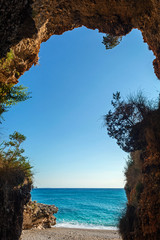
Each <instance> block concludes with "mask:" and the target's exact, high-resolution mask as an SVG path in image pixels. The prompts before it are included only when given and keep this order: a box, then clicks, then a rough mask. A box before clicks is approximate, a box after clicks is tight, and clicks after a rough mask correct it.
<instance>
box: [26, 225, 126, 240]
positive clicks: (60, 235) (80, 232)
mask: <svg viewBox="0 0 160 240" xmlns="http://www.w3.org/2000/svg"><path fill="white" fill-rule="evenodd" d="M47 239H50V240H122V238H121V237H120V236H119V234H118V231H116V230H91V229H75V228H56V227H53V228H50V229H33V230H24V231H23V232H22V237H21V240H47Z"/></svg>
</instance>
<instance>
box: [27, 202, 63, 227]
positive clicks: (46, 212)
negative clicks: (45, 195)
mask: <svg viewBox="0 0 160 240" xmlns="http://www.w3.org/2000/svg"><path fill="white" fill-rule="evenodd" d="M57 211H58V208H57V207H55V206H54V205H46V204H41V203H37V202H36V201H34V202H32V201H29V203H28V204H27V205H26V206H25V207H24V213H23V229H31V228H40V229H43V228H50V227H51V226H53V225H55V224H56V218H55V216H53V214H54V213H57Z"/></svg>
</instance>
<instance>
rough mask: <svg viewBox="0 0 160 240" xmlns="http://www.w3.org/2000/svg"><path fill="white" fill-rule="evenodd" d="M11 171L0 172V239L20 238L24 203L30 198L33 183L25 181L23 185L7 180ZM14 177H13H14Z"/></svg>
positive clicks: (15, 239) (14, 239)
mask: <svg viewBox="0 0 160 240" xmlns="http://www.w3.org/2000/svg"><path fill="white" fill-rule="evenodd" d="M9 174H14V175H16V173H15V172H14V173H11V171H7V172H6V173H5V176H4V177H3V174H2V172H1V174H0V239H1V240H18V239H19V238H20V235H21V232H22V222H23V210H24V204H26V203H27V202H28V201H29V199H30V190H31V184H30V183H29V182H27V181H26V182H25V183H24V184H23V185H22V186H15V185H14V184H12V181H8V180H7V176H8V175H9ZM12 179H13V177H12Z"/></svg>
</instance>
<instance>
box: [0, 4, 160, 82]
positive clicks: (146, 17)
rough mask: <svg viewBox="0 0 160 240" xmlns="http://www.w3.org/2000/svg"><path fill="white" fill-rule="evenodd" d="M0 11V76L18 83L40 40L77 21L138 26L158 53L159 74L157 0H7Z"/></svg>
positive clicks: (122, 30) (106, 28) (122, 28)
mask: <svg viewBox="0 0 160 240" xmlns="http://www.w3.org/2000/svg"><path fill="white" fill-rule="evenodd" d="M0 16H1V17H0V38H1V42H0V55H1V57H2V59H1V62H0V81H3V82H5V83H9V82H10V83H17V80H18V78H19V77H20V76H21V75H22V74H23V73H24V72H25V71H27V70H29V69H30V67H31V66H32V65H33V64H36V63H37V61H38V52H39V49H40V44H41V43H42V42H44V41H47V40H48V39H49V38H50V36H52V35H54V34H62V33H63V32H65V31H68V30H72V29H74V28H77V27H81V26H86V27H87V28H90V29H99V31H100V32H104V33H109V34H112V35H116V36H123V35H126V34H127V33H129V32H130V31H131V30H132V29H133V28H137V29H139V30H140V31H141V32H142V35H143V38H144V41H145V42H147V43H148V46H149V49H151V50H152V51H153V53H154V55H155V57H156V59H155V60H154V62H153V65H154V69H155V73H156V75H157V77H158V78H160V47H159V46H160V3H159V1H158V0H145V1H144V0H130V1H127V0H118V1H117V0H60V1H57V0H14V1H9V0H6V1H1V3H0ZM7 52H9V54H8V55H6V54H7Z"/></svg>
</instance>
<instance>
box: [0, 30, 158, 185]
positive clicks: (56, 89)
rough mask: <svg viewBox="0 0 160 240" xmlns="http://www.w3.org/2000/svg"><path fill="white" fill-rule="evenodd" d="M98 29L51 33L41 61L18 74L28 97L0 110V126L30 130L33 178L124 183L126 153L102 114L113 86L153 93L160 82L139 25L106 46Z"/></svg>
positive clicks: (38, 181)
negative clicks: (1, 119)
mask: <svg viewBox="0 0 160 240" xmlns="http://www.w3.org/2000/svg"><path fill="white" fill-rule="evenodd" d="M103 35H104V34H101V33H99V32H98V31H97V30H95V31H93V30H89V29H86V28H85V27H82V28H78V29H74V30H73V31H68V32H66V33H64V34H63V35H60V36H53V37H51V38H50V39H49V40H48V41H47V42H46V43H43V44H42V45H41V49H40V53H39V57H40V60H39V65H37V66H34V67H32V69H30V70H29V71H28V72H26V73H25V74H24V75H23V76H22V77H21V79H20V84H23V85H25V86H28V87H29V91H31V92H32V94H31V95H32V98H31V99H29V100H28V101H26V102H23V103H19V104H18V105H16V106H14V107H12V108H11V110H10V111H9V112H8V113H6V114H5V115H4V118H5V122H3V124H2V125H1V132H2V134H3V138H7V136H8V134H10V133H12V132H13V131H15V130H16V131H19V132H21V133H23V134H24V135H25V136H27V140H26V142H25V144H24V148H25V149H26V155H27V156H29V159H30V162H31V164H32V165H33V166H34V173H35V177H34V178H35V179H34V182H35V186H38V187H96V188H100V187H103V188H108V187H123V186H124V176H123V169H124V166H125V161H126V159H127V154H126V153H124V152H123V151H122V150H121V149H120V148H119V147H118V146H117V145H116V142H115V140H113V139H111V138H109V137H108V136H107V132H106V129H105V127H104V118H103V116H104V115H105V114H106V113H107V112H108V111H109V110H110V108H111V105H110V101H111V99H112V94H113V93H114V92H116V91H120V92H121V95H122V96H123V97H125V96H127V95H128V94H130V93H136V92H137V91H138V90H140V89H141V90H143V91H144V93H145V95H146V96H148V97H149V98H155V97H157V96H158V92H159V87H160V82H159V81H158V80H157V78H156V76H155V75H154V71H153V67H152V61H153V59H154V56H153V54H152V52H151V51H149V50H148V47H147V44H146V43H143V40H142V36H141V33H140V32H139V31H137V30H133V31H132V32H131V33H130V34H128V35H127V36H125V37H123V40H122V42H121V43H120V45H118V46H117V47H115V48H114V49H112V50H108V51H107V50H105V47H104V45H103V44H102V40H103V39H102V38H103Z"/></svg>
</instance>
